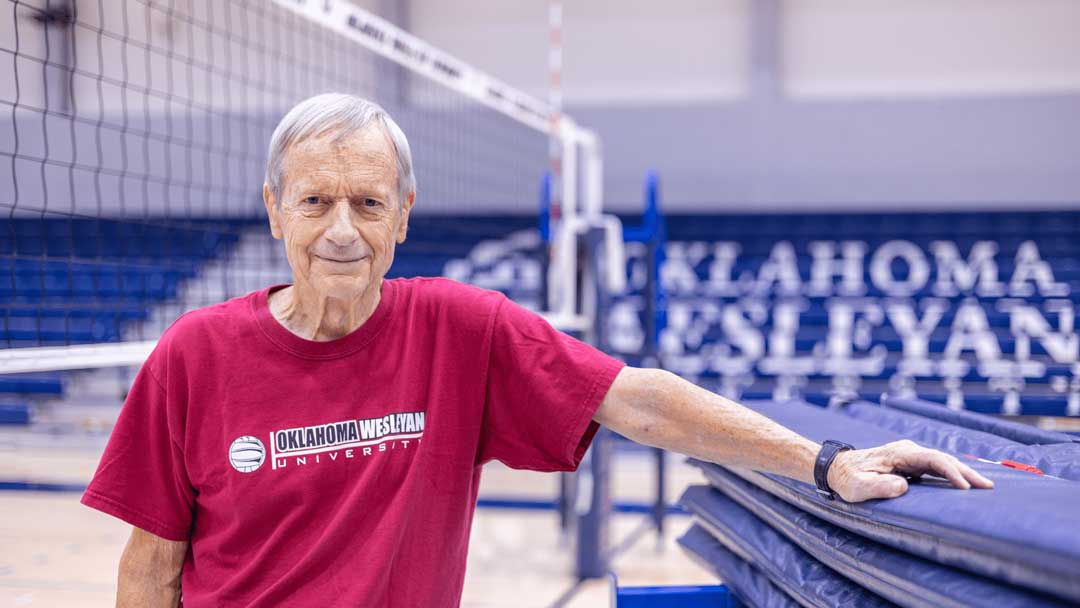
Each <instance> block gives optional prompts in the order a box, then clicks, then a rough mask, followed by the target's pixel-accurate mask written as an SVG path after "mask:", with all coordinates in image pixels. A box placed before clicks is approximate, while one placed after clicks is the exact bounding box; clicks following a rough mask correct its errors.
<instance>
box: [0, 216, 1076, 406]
mask: <svg viewBox="0 0 1080 608" xmlns="http://www.w3.org/2000/svg"><path fill="white" fill-rule="evenodd" d="M627 223H629V224H632V223H634V218H627ZM666 224H667V238H668V242H667V246H666V252H667V262H666V265H665V267H664V270H663V272H662V277H663V280H662V283H663V285H664V289H665V291H666V305H667V313H668V314H667V327H666V329H665V330H664V331H663V332H662V333H661V345H660V346H661V354H662V357H663V363H664V364H665V365H666V366H667V367H669V368H670V369H672V370H673V371H676V372H678V373H681V374H683V375H684V376H686V377H688V378H691V379H692V380H694V381H696V382H699V383H701V384H702V385H705V386H708V387H709V388H712V389H714V390H718V391H721V392H724V393H726V394H729V395H731V396H733V397H738V398H744V399H750V398H754V399H757V398H770V399H773V398H778V397H784V396H802V397H804V398H807V399H809V400H811V401H814V402H818V403H824V402H826V401H828V400H829V399H830V398H831V397H833V396H835V395H837V394H848V395H850V396H861V397H864V398H876V397H877V396H878V395H880V394H881V393H882V392H885V391H893V392H900V393H904V392H905V391H907V392H909V393H910V392H912V391H914V392H917V393H918V394H919V395H920V396H922V397H924V398H929V399H935V400H939V401H951V402H952V404H953V405H954V406H957V401H956V400H957V399H958V398H960V399H962V400H963V402H962V405H963V407H966V408H968V409H973V410H978V411H983V412H994V413H1001V412H1007V413H1022V414H1035V415H1061V414H1066V413H1069V414H1076V413H1077V412H1076V411H1075V404H1074V405H1070V399H1075V400H1078V401H1076V403H1080V396H1078V395H1080V367H1078V363H1077V361H1076V357H1075V356H1068V353H1074V352H1075V341H1076V340H1077V339H1078V338H1077V334H1076V331H1075V329H1071V328H1072V327H1073V326H1072V324H1071V316H1072V315H1074V313H1073V310H1074V308H1075V306H1076V304H1077V303H1078V301H1080V239H1077V238H1076V237H1077V236H1078V235H1080V213H1077V212H1059V213H1035V212H1033V213H983V214H970V213H967V214H958V213H954V214H933V215H930V214H843V215H821V214H818V215H810V214H805V215H738V216H715V215H706V216H688V215H682V216H669V217H667V218H666ZM535 228H536V218H535V217H527V216H502V217H471V218H461V217H444V216H425V215H416V216H414V217H413V221H412V224H411V226H410V231H409V240H408V242H407V243H406V244H405V245H403V246H401V247H399V249H398V252H397V256H396V259H395V262H394V265H393V267H392V269H391V272H390V276H431V275H442V274H445V275H448V276H451V277H452V278H455V279H459V280H465V281H470V282H473V283H476V284H479V285H481V286H483V287H487V288H492V289H499V290H502V291H504V292H506V293H507V294H508V295H510V296H511V297H514V298H515V299H518V300H519V301H523V302H524V303H526V304H527V305H529V306H533V307H535V306H536V305H537V304H538V303H539V293H540V267H541V266H540V259H541V258H540V253H539V246H540V240H539V237H538V236H537V235H536V234H535ZM263 229H264V224H263V221H262V220H261V219H257V220H248V221H239V220H233V221H226V220H209V219H206V220H190V221H184V222H182V223H177V222H175V221H173V222H170V223H169V224H167V225H162V224H154V223H151V222H146V223H138V222H127V221H118V220H69V219H56V220H53V219H12V220H7V221H4V222H0V265H2V266H0V307H2V308H3V314H2V316H3V325H2V326H0V327H2V332H3V333H2V334H0V338H2V343H3V344H4V345H5V346H6V347H22V346H52V345H63V344H76V343H95V342H110V341H117V340H121V339H125V331H126V330H127V328H130V327H132V326H135V325H137V324H138V323H139V322H141V321H144V320H146V319H147V318H148V317H149V316H150V315H151V313H152V311H153V310H154V308H155V307H158V306H160V305H162V304H163V303H166V302H169V301H171V300H173V299H175V298H176V297H177V294H178V293H179V292H180V289H181V286H182V285H183V284H184V282H185V281H191V280H193V279H195V278H196V277H197V276H198V275H199V273H200V271H201V270H202V269H203V268H204V267H206V265H207V264H208V263H210V262H212V261H214V260H219V259H222V257H223V256H225V255H226V254H227V253H228V252H229V251H230V250H232V249H233V248H234V247H235V246H236V245H237V243H238V241H239V240H240V239H241V238H242V236H243V235H244V234H254V235H256V237H257V238H262V237H261V236H260V235H261V231H262V230H263ZM267 238H268V237H267ZM819 241H831V242H835V243H837V245H836V246H835V251H834V252H833V255H834V257H835V259H837V260H839V259H840V256H841V255H842V252H841V249H842V245H841V243H842V242H844V241H857V242H861V243H864V249H865V251H864V253H863V254H862V259H861V264H862V273H861V277H859V281H858V282H857V283H858V285H860V286H861V288H862V289H861V290H859V291H858V292H853V293H847V292H845V291H843V290H842V289H841V288H840V285H841V283H842V281H843V280H844V279H843V273H842V272H841V269H839V268H835V269H834V270H835V272H833V273H832V275H830V278H829V282H828V285H829V287H828V289H827V290H826V292H823V293H819V292H815V291H814V289H813V288H812V285H811V283H812V281H811V277H812V275H813V272H814V269H813V267H814V264H815V261H814V258H813V256H812V255H811V253H810V252H811V247H812V246H813V245H812V244H813V243H815V242H819ZM890 241H905V242H907V243H910V244H911V245H912V246H913V247H914V249H917V250H918V251H921V252H922V253H921V255H922V256H923V257H924V258H925V260H926V263H927V265H928V270H927V272H928V273H929V274H927V275H926V276H925V277H924V279H923V280H922V283H923V285H922V286H921V287H920V288H919V289H918V290H915V291H914V293H911V294H908V295H897V293H895V290H891V291H890V289H882V286H881V284H880V280H875V277H874V276H872V269H871V266H872V265H873V259H874V256H875V255H876V254H877V252H878V251H880V250H881V248H882V246H883V245H885V244H886V243H888V242H890ZM934 241H947V242H950V243H953V244H954V245H955V247H956V250H957V252H958V257H959V260H962V261H964V262H965V263H966V262H968V261H970V260H969V253H970V252H971V250H972V247H973V246H974V245H975V243H976V242H979V241H991V242H993V243H994V244H995V245H996V248H997V252H996V255H995V257H994V260H993V261H994V263H995V264H996V273H997V276H998V277H999V281H998V283H999V285H998V287H999V288H1000V293H982V292H980V285H981V284H979V283H978V281H979V280H981V278H980V277H979V276H977V274H978V271H979V268H978V267H977V266H975V265H973V266H972V267H971V268H972V272H974V273H975V274H974V275H972V276H973V277H974V280H975V284H974V286H972V287H971V288H969V289H965V288H963V287H964V285H959V288H957V289H955V290H954V292H953V293H942V292H940V290H939V291H935V289H936V287H937V285H938V278H939V277H938V275H939V273H940V269H939V268H936V267H935V258H934V254H933V253H932V252H931V247H932V245H931V244H932V243H933V242H934ZM1029 241H1030V242H1032V243H1034V244H1035V246H1036V248H1037V254H1038V256H1039V258H1038V259H1039V260H1040V261H1041V262H1045V263H1046V264H1047V265H1048V268H1049V270H1050V271H1051V272H1052V275H1053V276H1052V285H1050V287H1052V289H1049V292H1048V288H1047V285H1048V284H1044V283H1045V281H1044V283H1039V281H1037V280H1035V279H1030V280H1026V281H1023V282H1022V285H1018V286H1014V285H1011V284H1010V277H1012V276H1013V274H1014V272H1016V270H1017V260H1016V254H1017V253H1018V252H1019V251H1020V250H1021V249H1022V247H1023V246H1024V243H1025V242H1029ZM724 243H726V245H721V244H724ZM784 243H787V244H789V245H790V250H788V249H785V248H786V247H787V246H788V245H783V244H784ZM778 244H780V246H779V248H778ZM270 246H271V247H275V246H280V245H278V244H277V243H274V244H272V245H270ZM732 246H734V249H731V247H732ZM724 247H726V248H727V249H723V248H724ZM628 251H629V252H630V254H631V258H630V260H629V261H628V272H629V274H630V277H631V281H630V285H631V292H630V293H629V294H627V295H625V296H623V297H620V298H618V299H617V304H616V306H617V307H622V309H623V311H624V312H625V311H626V310H632V311H634V314H632V315H630V316H629V317H628V316H627V315H625V314H623V315H621V316H620V315H617V314H613V315H611V319H610V321H609V323H611V324H612V325H611V326H610V327H609V329H611V330H612V331H622V332H629V334H634V333H635V332H636V333H640V332H641V327H642V326H643V325H644V318H643V302H642V297H643V296H642V293H643V292H642V283H641V281H642V276H643V275H642V273H641V270H640V268H638V267H637V266H638V265H640V264H641V263H642V260H641V255H642V250H641V248H636V249H635V248H633V247H628ZM724 251H727V253H724ZM732 251H734V252H735V254H732V253H731V252H732ZM785 251H790V252H792V253H793V255H794V259H793V264H794V267H795V268H797V271H798V277H797V280H798V285H797V289H795V290H794V291H790V290H789V289H788V287H790V286H788V287H785V284H784V281H783V278H782V277H781V276H780V274H776V273H773V275H769V276H772V278H773V279H776V280H771V279H770V280H765V279H768V277H765V275H766V274H767V273H763V268H764V267H765V266H767V265H769V264H773V265H774V266H775V265H776V262H777V256H780V257H783V254H784V252H785ZM909 253H910V251H909ZM1029 253H1030V252H1029ZM724 255H735V257H734V258H732V259H730V260H725V259H721V258H723V256H724ZM275 263H278V264H281V263H282V262H281V261H280V260H279V261H278V262H275ZM910 266H911V265H910V264H908V263H905V261H904V260H903V259H901V258H896V257H893V258H892V259H890V260H889V265H888V271H889V276H890V277H891V280H892V281H894V282H895V283H904V282H905V281H909V280H910V279H912V278H913V277H912V272H913V269H912V268H911V267H910ZM774 270H775V268H774ZM878 270H879V271H880V270H881V269H880V268H879V269H878ZM781 274H782V273H781ZM721 275H723V276H721ZM763 277H765V278H764V279H763ZM788 278H789V279H790V277H788ZM849 278H850V277H849ZM878 278H879V279H880V277H878ZM952 278H954V279H955V278H956V277H952ZM961 278H962V277H961ZM1044 278H1045V277H1044ZM820 287H821V284H820V283H819V284H817V288H820ZM849 287H850V285H849ZM886 287H888V285H886ZM1018 290H1019V291H1018ZM838 304H839V305H841V306H854V308H855V309H856V310H855V313H854V314H853V315H852V316H851V319H850V320H851V323H852V327H851V328H850V330H849V333H850V334H851V340H850V342H851V344H850V352H846V353H837V352H833V351H832V350H830V349H832V348H833V346H830V315H831V314H832V315H834V316H835V315H836V311H835V310H833V309H834V307H836V306H837V305H838ZM897 304H899V305H906V306H908V307H909V308H910V310H911V312H912V314H913V315H914V317H915V318H916V319H925V315H926V314H927V310H928V308H934V307H937V308H940V315H941V316H940V319H939V320H938V321H937V323H936V325H935V327H934V328H933V330H932V331H930V332H929V333H928V335H927V337H926V338H927V339H926V351H927V353H926V356H925V357H922V359H920V361H922V363H921V365H922V369H921V370H915V371H912V369H911V363H912V362H911V361H905V357H903V356H902V353H903V352H904V348H905V340H909V341H910V336H905V335H904V333H903V332H901V331H899V330H898V328H897V327H896V326H895V325H894V324H893V323H892V322H891V318H890V316H889V315H890V314H891V313H890V312H889V310H888V309H889V307H890V306H894V305H897ZM778 305H792V306H796V308H797V313H796V317H797V328H794V330H793V332H794V333H793V335H791V336H790V352H780V353H777V352H776V351H775V347H776V344H774V342H776V337H775V334H776V331H777V320H778V315H780V314H781V313H778V308H777V306H778ZM965 305H973V306H975V307H977V308H978V311H979V314H981V315H982V316H983V317H984V318H985V322H986V326H987V332H988V333H986V335H983V336H982V338H987V337H988V336H991V335H992V336H993V338H994V340H993V342H994V343H995V344H996V345H997V346H996V348H997V349H998V350H999V351H1000V356H997V357H996V358H993V357H992V358H991V359H992V360H988V359H987V358H986V356H985V355H986V353H985V352H983V353H982V355H979V354H978V352H979V351H978V348H977V347H976V345H975V344H974V343H965V344H961V345H960V346H961V348H960V349H959V352H958V353H956V356H955V357H951V358H945V357H944V356H943V353H944V352H945V351H946V349H947V347H948V345H949V343H950V340H956V335H957V332H958V330H957V328H956V327H954V324H955V323H957V317H958V315H961V314H966V313H961V310H962V308H963V307H964V306H965ZM1016 306H1024V307H1028V308H1031V309H1033V310H1037V311H1038V313H1039V318H1040V319H1042V320H1043V321H1044V322H1045V324H1046V327H1045V328H1044V329H1045V330H1046V331H1047V332H1049V333H1056V334H1057V338H1053V337H1052V339H1056V340H1057V342H1056V343H1055V344H1057V345H1058V347H1059V348H1058V350H1057V351H1056V352H1050V350H1048V348H1047V344H1049V343H1051V342H1050V340H1049V339H1047V338H1046V336H1045V335H1043V336H1031V335H1028V336H1027V337H1018V336H1021V335H1022V334H1025V332H1026V333H1027V334H1032V327H1027V326H1025V327H1020V329H1019V330H1018V329H1017V324H1018V320H1017V316H1016V315H1015V313H1014V312H1013V309H1014V308H1015V307H1016ZM729 307H732V308H730V310H728V308H729ZM964 310H967V311H968V312H971V310H973V309H971V308H968V309H964ZM830 311H832V312H830ZM732 312H734V313H735V316H736V317H738V319H737V321H738V323H737V325H739V326H740V327H741V328H742V329H740V331H744V332H745V331H746V330H747V329H749V330H752V331H753V332H754V333H753V336H756V338H753V339H756V340H758V341H759V342H760V345H761V349H762V350H761V352H758V353H747V352H746V347H747V342H746V341H745V339H746V336H745V335H744V336H743V341H740V340H739V339H733V334H732V331H731V322H732V320H731V313H732ZM725 315H726V316H727V320H726V321H725ZM976 316H978V315H976ZM628 318H630V319H631V321H630V323H631V325H633V324H635V323H636V327H628V326H627V325H626V323H627V319H628ZM1025 318H1026V319H1027V320H1028V321H1031V319H1032V317H1030V316H1029V317H1025ZM976 320H978V319H976ZM790 321H791V319H790V318H789V319H788V320H787V321H785V322H790ZM961 321H963V319H961ZM1021 321H1023V319H1021ZM725 323H728V326H727V327H725ZM1021 325H1022V323H1021ZM1036 329H1037V328H1036ZM836 330H837V327H836V321H835V318H834V322H833V330H832V331H833V332H834V333H835V332H836ZM1070 332H1071V333H1070ZM980 335H981V334H980ZM973 340H975V341H976V342H977V341H978V340H977V339H975V338H973ZM841 346H842V344H841ZM908 346H909V347H910V344H908ZM983 346H985V344H984V345H983ZM611 347H612V350H614V351H615V352H616V354H618V355H620V356H622V357H624V358H626V359H627V360H628V361H630V362H632V363H636V362H639V361H640V357H638V353H637V351H638V350H639V349H640V347H641V344H640V341H639V342H638V343H636V344H635V343H634V342H633V340H631V341H630V342H626V341H623V342H620V343H618V344H613V345H611ZM1063 350H1064V351H1065V352H1066V356H1063V355H1062V351H1063ZM980 357H981V358H980ZM845 365H847V367H845ZM65 377H66V375H65V374H62V373H46V374H32V375H18V376H0V404H3V403H7V402H9V401H10V400H11V398H13V397H16V396H17V397H18V399H19V400H20V401H21V402H27V401H29V400H32V399H35V398H50V397H56V396H59V395H61V394H62V393H63V382H64V378H65ZM1010 399H1012V400H1013V401H1011V402H1010V401H1009V400H1010ZM1070 408H1073V409H1070ZM5 411H7V410H5ZM5 416H6V418H7V419H9V421H10V420H18V421H21V420H23V418H24V417H23V416H22V415H21V414H18V413H15V414H11V413H10V412H9V413H8V414H5V415H0V420H2V419H5Z"/></svg>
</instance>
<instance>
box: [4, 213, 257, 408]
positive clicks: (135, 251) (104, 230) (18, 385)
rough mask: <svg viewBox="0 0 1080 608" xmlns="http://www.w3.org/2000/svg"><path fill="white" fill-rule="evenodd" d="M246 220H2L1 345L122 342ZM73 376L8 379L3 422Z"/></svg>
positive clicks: (51, 394)
mask: <svg viewBox="0 0 1080 608" xmlns="http://www.w3.org/2000/svg"><path fill="white" fill-rule="evenodd" d="M244 224H245V222H239V221H223V220H190V221H189V220H185V221H182V222H178V221H175V220H172V221H169V222H168V223H167V224H162V223H155V222H150V221H147V222H136V221H127V220H124V221H121V220H110V219H69V218H63V219H37V218H12V219H7V220H3V221H0V344H2V345H3V347H4V348H18V347H32V346H63V345H70V344H90V343H101V342H115V341H119V340H121V339H123V338H124V333H125V330H126V329H127V328H129V327H131V326H133V325H134V324H137V323H138V322H140V321H145V320H146V319H147V318H148V317H149V315H150V312H151V310H152V309H153V308H154V307H155V306H157V305H159V304H161V303H163V302H166V301H169V300H170V299H173V298H175V297H176V296H177V293H178V289H179V287H180V284H181V283H182V282H183V281H185V280H188V279H191V278H193V277H195V276H196V275H197V274H198V272H199V270H200V269H201V268H202V267H203V266H204V265H205V264H206V263H207V262H209V261H212V260H214V259H216V258H218V257H219V256H221V255H223V254H224V253H225V252H227V251H228V250H229V248H230V247H232V246H233V245H234V244H235V243H236V241H237V238H238V234H239V229H240V228H242V227H243V225H244ZM68 377H69V374H65V373H60V372H44V373H35V374H17V375H3V376H0V423H3V422H8V423H17V424H22V423H25V422H26V421H27V420H28V419H29V416H28V415H27V413H26V412H27V409H28V408H29V400H31V399H41V398H52V397H57V396H60V395H62V394H63V389H64V381H65V379H66V378H68Z"/></svg>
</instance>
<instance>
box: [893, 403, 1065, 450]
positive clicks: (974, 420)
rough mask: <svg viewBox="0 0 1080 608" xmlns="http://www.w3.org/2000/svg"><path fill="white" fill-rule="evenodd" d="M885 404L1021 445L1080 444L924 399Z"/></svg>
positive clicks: (1053, 432) (1062, 437)
mask: <svg viewBox="0 0 1080 608" xmlns="http://www.w3.org/2000/svg"><path fill="white" fill-rule="evenodd" d="M881 405H883V406H885V407H888V408H893V409H898V410H902V411H905V412H907V413H909V414H915V415H917V416H922V417H924V418H933V419H935V420H940V421H942V422H946V423H948V424H952V425H955V426H962V427H966V428H969V429H972V430H975V431H983V432H985V433H991V434H993V435H998V436H999V437H1004V438H1006V439H1011V440H1013V441H1015V442H1017V443H1023V444H1028V445H1046V444H1053V443H1077V442H1080V437H1074V436H1072V435H1069V434H1067V433H1058V432H1055V431H1046V430H1043V429H1039V428H1035V427H1033V426H1029V425H1026V424H1020V423H1019V422H1010V421H1008V420H1001V419H999V418H994V417H993V416H987V415H985V414H978V413H976V412H966V411H963V410H950V409H949V408H947V407H945V406H944V405H941V404H940V403H934V402H932V401H923V400H922V399H910V398H906V397H893V396H890V395H885V396H883V397H882V398H881Z"/></svg>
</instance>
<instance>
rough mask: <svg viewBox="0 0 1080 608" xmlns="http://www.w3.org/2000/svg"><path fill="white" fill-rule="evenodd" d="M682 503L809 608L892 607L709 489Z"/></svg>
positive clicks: (689, 492)
mask: <svg viewBox="0 0 1080 608" xmlns="http://www.w3.org/2000/svg"><path fill="white" fill-rule="evenodd" d="M679 502H680V503H681V504H682V505H683V506H685V507H686V508H687V509H689V510H690V512H692V513H693V514H694V516H695V521H696V523H697V524H698V525H700V526H702V527H703V528H705V529H706V530H707V531H708V532H709V534H712V536H713V538H715V539H716V540H717V541H719V542H720V544H722V545H724V547H726V548H727V549H728V550H730V551H732V552H733V553H735V554H736V555H738V556H739V557H741V558H742V559H743V560H744V561H746V562H747V563H749V564H750V565H751V566H753V567H754V568H756V569H757V570H758V571H760V572H761V573H762V574H764V575H765V576H767V577H769V581H771V582H772V584H773V585H775V586H776V587H777V588H779V589H782V590H783V591H784V592H785V593H787V594H788V595H789V596H791V597H792V598H793V599H794V600H795V601H797V602H798V603H799V604H800V605H802V606H807V607H808V608H847V607H850V608H860V607H862V606H868V607H875V606H876V607H884V606H892V605H893V604H892V603H890V602H888V601H886V600H884V599H882V598H881V597H878V596H877V595H875V594H874V593H872V592H871V591H869V590H867V589H864V588H863V587H860V586H859V585H858V584H856V583H854V582H852V581H850V580H848V579H846V578H844V577H843V576H840V575H839V574H837V573H836V572H835V571H833V570H832V569H830V568H829V567H827V566H825V565H824V564H822V563H821V562H820V561H818V560H816V559H814V558H813V557H812V556H810V555H809V554H808V553H807V552H806V551H803V550H802V549H801V548H799V547H798V546H797V545H795V544H794V543H792V542H791V541H789V540H788V539H786V538H784V537H783V536H781V535H780V534H779V533H777V532H776V531H775V530H773V529H772V528H770V527H769V525H768V524H766V523H765V522H763V521H761V520H760V519H758V518H757V517H755V516H754V514H753V513H751V512H750V511H747V510H746V509H744V508H743V507H741V506H739V505H738V504H736V503H735V502H733V501H732V500H731V499H730V498H728V497H726V496H724V495H723V494H720V493H719V492H717V491H715V490H713V489H712V488H711V487H709V486H691V487H689V488H687V489H686V492H685V493H683V496H682V498H681V499H680V500H679Z"/></svg>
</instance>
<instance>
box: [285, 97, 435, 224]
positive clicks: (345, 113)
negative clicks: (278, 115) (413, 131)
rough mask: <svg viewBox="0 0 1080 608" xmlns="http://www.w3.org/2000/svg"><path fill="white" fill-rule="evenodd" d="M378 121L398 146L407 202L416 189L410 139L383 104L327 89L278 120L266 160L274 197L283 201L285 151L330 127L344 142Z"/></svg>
mask: <svg viewBox="0 0 1080 608" xmlns="http://www.w3.org/2000/svg"><path fill="white" fill-rule="evenodd" d="M375 121H378V123H379V124H381V125H382V128H383V131H384V132H385V133H386V135H387V137H389V138H390V143H391V144H392V145H393V146H394V153H395V154H394V155H395V156H396V157H397V169H398V196H399V198H400V201H399V202H400V204H402V205H404V204H405V200H406V199H407V198H408V196H409V193H411V192H415V191H416V176H415V175H413V166H412V152H411V151H410V150H409V140H408V139H406V138H405V133H404V132H402V130H401V127H398V125H397V123H396V122H394V119H393V118H390V114H388V113H387V112H386V110H384V109H383V108H382V106H380V105H379V104H377V103H375V102H373V101H368V100H367V99H364V98H362V97H357V96H356V95H346V94H344V93H324V94H322V95H316V96H314V97H308V98H307V99H305V100H304V101H301V102H300V103H298V104H296V105H295V106H293V108H292V109H291V110H289V112H288V113H287V114H285V116H284V117H283V118H282V119H281V122H279V123H278V125H277V128H275V129H274V134H273V135H272V136H271V137H270V150H269V153H268V154H267V160H266V184H267V185H268V186H270V191H271V192H273V193H274V198H275V199H276V200H277V201H278V202H279V203H280V201H281V186H282V178H283V175H282V173H283V165H284V164H285V153H286V152H287V151H288V149H289V147H290V146H292V145H294V144H297V143H299V142H301V141H303V140H305V139H308V138H309V137H316V136H319V135H323V134H325V133H327V132H330V131H336V134H335V136H334V140H333V141H334V142H335V143H337V142H341V141H343V140H345V139H347V138H349V137H351V136H352V135H354V134H356V133H357V132H359V131H361V130H363V129H364V128H366V127H367V126H368V125H370V124H371V123H372V122H375Z"/></svg>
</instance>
